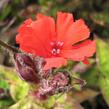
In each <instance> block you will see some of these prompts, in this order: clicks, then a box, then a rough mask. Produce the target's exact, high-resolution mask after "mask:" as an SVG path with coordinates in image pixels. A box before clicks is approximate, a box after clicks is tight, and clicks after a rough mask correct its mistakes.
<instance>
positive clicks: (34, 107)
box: [9, 97, 45, 109]
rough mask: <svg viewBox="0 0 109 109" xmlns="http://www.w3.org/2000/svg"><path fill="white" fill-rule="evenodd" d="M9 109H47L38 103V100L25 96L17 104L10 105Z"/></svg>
mask: <svg viewBox="0 0 109 109" xmlns="http://www.w3.org/2000/svg"><path fill="white" fill-rule="evenodd" d="M9 109H45V108H44V107H42V106H40V105H38V104H37V103H36V100H34V101H33V99H31V98H28V97H27V98H25V99H22V100H20V101H19V102H17V103H16V104H15V105H13V106H11V107H9Z"/></svg>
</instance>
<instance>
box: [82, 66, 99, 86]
mask: <svg viewBox="0 0 109 109" xmlns="http://www.w3.org/2000/svg"><path fill="white" fill-rule="evenodd" d="M82 78H83V79H84V80H86V87H90V88H98V78H99V74H98V69H97V67H96V66H92V67H91V68H89V69H88V70H87V71H86V72H85V73H84V74H82Z"/></svg>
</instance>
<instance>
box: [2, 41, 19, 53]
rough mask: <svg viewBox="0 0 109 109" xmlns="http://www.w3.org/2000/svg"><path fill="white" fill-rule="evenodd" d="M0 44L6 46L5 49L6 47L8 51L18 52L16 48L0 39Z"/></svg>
mask: <svg viewBox="0 0 109 109" xmlns="http://www.w3.org/2000/svg"><path fill="white" fill-rule="evenodd" d="M0 46H2V47H4V48H6V49H7V50H8V51H10V52H14V53H18V52H20V51H19V50H18V49H17V48H15V47H12V46H10V45H8V44H6V43H5V42H3V41H2V40H0Z"/></svg>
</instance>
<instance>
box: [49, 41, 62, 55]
mask: <svg viewBox="0 0 109 109" xmlns="http://www.w3.org/2000/svg"><path fill="white" fill-rule="evenodd" d="M63 44H64V43H63V42H60V41H53V42H51V43H50V45H51V47H52V49H51V53H52V54H53V55H54V56H57V55H59V54H60V52H61V49H62V47H63Z"/></svg>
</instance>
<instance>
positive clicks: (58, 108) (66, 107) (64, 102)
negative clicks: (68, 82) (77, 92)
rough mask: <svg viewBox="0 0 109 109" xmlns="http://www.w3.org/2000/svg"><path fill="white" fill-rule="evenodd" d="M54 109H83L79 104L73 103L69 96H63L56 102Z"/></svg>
mask: <svg viewBox="0 0 109 109" xmlns="http://www.w3.org/2000/svg"><path fill="white" fill-rule="evenodd" d="M54 109H83V108H82V106H81V105H80V104H79V102H77V101H75V100H74V99H73V98H72V97H71V96H70V95H68V94H63V95H62V96H61V97H59V99H57V100H56V102H55V105H54Z"/></svg>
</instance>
